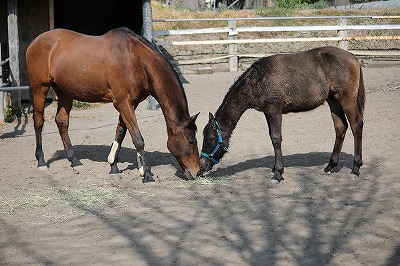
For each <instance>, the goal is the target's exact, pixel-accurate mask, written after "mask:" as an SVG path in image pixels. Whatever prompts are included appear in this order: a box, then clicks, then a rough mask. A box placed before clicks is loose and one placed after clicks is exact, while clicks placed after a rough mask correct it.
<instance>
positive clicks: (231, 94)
mask: <svg viewBox="0 0 400 266" xmlns="http://www.w3.org/2000/svg"><path fill="white" fill-rule="evenodd" d="M234 85H235V84H234ZM244 89H245V88H244V87H243V86H240V84H239V85H238V86H235V87H233V86H232V87H231V89H230V90H229V91H228V93H227V94H226V96H225V98H224V100H223V102H222V103H221V105H220V106H219V108H218V110H217V111H216V112H215V119H217V121H218V123H219V125H220V127H221V131H222V137H223V140H224V144H225V145H226V147H228V146H229V139H230V137H231V135H232V132H233V130H234V129H235V127H236V125H237V123H238V121H239V119H240V117H241V116H242V115H243V113H244V112H245V111H246V110H247V109H249V108H250V106H249V103H248V100H247V97H243V95H246V93H244V94H243V90H244Z"/></svg>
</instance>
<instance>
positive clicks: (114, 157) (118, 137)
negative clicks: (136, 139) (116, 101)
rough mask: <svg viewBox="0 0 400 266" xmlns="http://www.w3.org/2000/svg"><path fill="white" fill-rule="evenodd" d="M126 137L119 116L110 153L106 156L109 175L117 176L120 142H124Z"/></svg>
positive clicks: (123, 124) (122, 122)
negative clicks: (109, 167) (109, 168)
mask: <svg viewBox="0 0 400 266" xmlns="http://www.w3.org/2000/svg"><path fill="white" fill-rule="evenodd" d="M125 135H126V125H125V123H124V121H123V119H122V117H121V115H120V116H119V121H118V125H117V129H116V132H115V139H114V142H113V144H112V145H111V149H110V153H109V155H108V158H107V160H108V163H109V164H110V166H111V170H110V174H118V173H119V169H118V166H117V163H118V155H119V151H120V149H121V145H122V141H123V140H124V138H125Z"/></svg>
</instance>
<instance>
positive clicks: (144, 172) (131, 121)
mask: <svg viewBox="0 0 400 266" xmlns="http://www.w3.org/2000/svg"><path fill="white" fill-rule="evenodd" d="M114 106H115V108H116V109H117V110H118V111H119V113H120V115H121V117H122V119H123V122H124V123H125V125H126V127H127V128H128V130H129V133H130V134H131V137H132V141H133V144H134V145H135V147H136V151H137V153H138V154H137V156H138V157H137V160H138V168H139V173H140V175H141V176H144V177H143V182H155V180H154V178H153V174H152V173H151V169H150V166H148V165H147V164H146V160H145V154H144V140H143V137H142V134H141V133H140V130H139V127H138V124H137V120H136V115H135V108H134V107H133V106H132V105H130V104H129V103H128V101H126V100H125V102H124V103H121V104H114Z"/></svg>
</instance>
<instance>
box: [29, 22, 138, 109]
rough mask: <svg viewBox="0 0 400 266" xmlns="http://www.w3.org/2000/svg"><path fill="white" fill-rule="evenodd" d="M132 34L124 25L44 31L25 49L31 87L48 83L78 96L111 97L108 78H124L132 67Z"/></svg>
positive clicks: (90, 99) (88, 99)
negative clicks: (94, 31)
mask: <svg viewBox="0 0 400 266" xmlns="http://www.w3.org/2000/svg"><path fill="white" fill-rule="evenodd" d="M132 38H137V37H135V36H134V35H133V34H131V32H128V30H123V29H116V30H112V31H109V32H107V33H106V34H104V35H101V36H90V35H84V34H80V33H77V32H73V31H70V30H65V29H55V30H51V31H48V32H45V33H43V34H41V35H39V36H38V37H37V38H36V39H35V40H34V41H33V42H32V44H31V45H30V46H29V48H28V50H27V54H26V57H27V65H28V74H29V79H30V81H31V87H32V85H34V84H32V83H36V84H50V83H51V84H54V86H57V89H59V90H61V91H63V92H64V93H65V94H66V95H68V96H70V97H71V98H74V99H77V100H82V101H90V102H97V101H112V100H113V97H114V96H113V92H112V91H111V88H110V83H111V81H114V80H121V78H120V77H124V78H125V79H126V80H127V79H128V78H129V73H128V71H129V70H130V69H132V66H131V64H132V62H133V61H132V60H131V56H132V50H131V49H129V45H128V43H134V41H132ZM118 76H120V77H119V78H118ZM124 83H125V84H126V83H127V82H124ZM118 85H119V84H118Z"/></svg>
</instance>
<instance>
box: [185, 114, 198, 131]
mask: <svg viewBox="0 0 400 266" xmlns="http://www.w3.org/2000/svg"><path fill="white" fill-rule="evenodd" d="M199 114H200V112H198V113H197V114H195V115H194V116H192V117H190V120H189V122H188V127H189V128H192V127H193V128H195V129H196V119H197V117H198V116H199Z"/></svg>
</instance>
